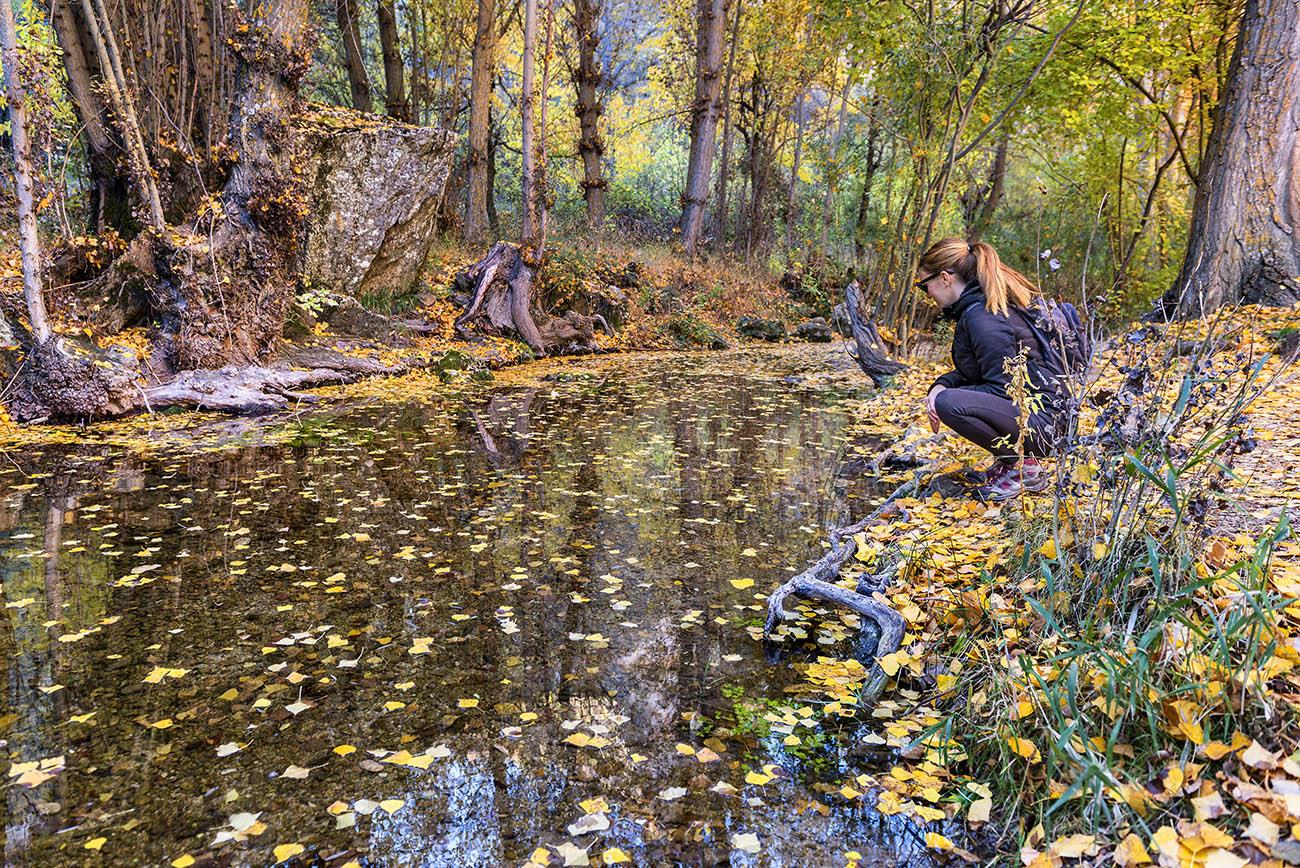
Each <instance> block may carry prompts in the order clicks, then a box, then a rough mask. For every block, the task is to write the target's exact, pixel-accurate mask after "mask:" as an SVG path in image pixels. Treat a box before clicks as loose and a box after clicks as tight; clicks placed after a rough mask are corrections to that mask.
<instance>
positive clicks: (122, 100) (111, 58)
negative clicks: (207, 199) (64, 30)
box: [81, 0, 167, 232]
mask: <svg viewBox="0 0 1300 868" xmlns="http://www.w3.org/2000/svg"><path fill="white" fill-rule="evenodd" d="M81 9H82V12H83V13H84V14H85V16H86V26H87V28H88V30H89V32H90V38H91V39H92V41H93V42H94V44H95V51H96V53H97V54H98V56H99V66H100V69H101V71H102V72H103V74H104V85H105V89H106V90H107V91H108V95H109V99H110V101H111V102H112V104H113V111H114V113H115V114H116V115H117V120H118V124H119V125H120V126H121V132H122V140H123V142H124V143H125V144H126V154H127V164H128V165H129V166H130V169H131V177H132V180H133V181H134V182H135V186H136V188H137V190H138V191H139V194H140V198H141V199H142V200H143V208H144V211H145V214H146V220H147V222H148V223H149V225H151V226H152V227H153V228H154V229H155V230H156V231H158V232H162V231H163V230H164V229H166V226H167V221H166V220H164V219H163V212H162V200H161V199H160V198H159V196H158V185H157V183H156V181H155V179H154V173H153V166H152V165H151V163H150V160H149V152H148V150H147V149H146V148H145V145H144V137H143V135H142V134H141V132H140V122H139V119H138V118H137V117H136V113H135V99H134V96H133V93H132V91H131V87H130V84H129V83H128V82H127V80H126V73H125V72H124V70H123V68H122V61H121V55H120V54H119V53H118V50H117V40H116V38H115V37H114V36H113V29H112V27H111V26H110V21H109V18H108V14H107V12H106V11H105V10H104V4H103V2H102V0H96V3H95V5H94V6H92V5H91V0H81Z"/></svg>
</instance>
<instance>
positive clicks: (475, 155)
mask: <svg viewBox="0 0 1300 868" xmlns="http://www.w3.org/2000/svg"><path fill="white" fill-rule="evenodd" d="M496 44H497V26H496V2H495V0H478V23H477V26H476V27H475V30H474V55H473V60H472V64H473V66H472V72H471V73H470V86H469V200H468V202H467V203H466V206H465V240H466V241H468V242H470V243H471V244H482V243H483V242H484V241H485V240H486V239H487V232H488V201H487V200H488V145H489V142H488V139H489V136H490V135H491V132H492V118H491V110H492V81H493V78H494V72H495V68H496V57H495V55H496Z"/></svg>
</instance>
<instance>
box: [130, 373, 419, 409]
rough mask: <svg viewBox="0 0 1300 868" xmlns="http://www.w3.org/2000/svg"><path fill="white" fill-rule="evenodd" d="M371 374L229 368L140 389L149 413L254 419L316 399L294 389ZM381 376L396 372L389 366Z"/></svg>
mask: <svg viewBox="0 0 1300 868" xmlns="http://www.w3.org/2000/svg"><path fill="white" fill-rule="evenodd" d="M371 373H379V372H378V371H374V370H340V369H339V368H333V367H328V368H312V369H310V370H304V371H295V370H289V369H286V368H266V367H261V366H258V365H248V366H243V367H236V366H229V367H225V368H219V369H217V370H197V371H185V372H183V373H181V374H179V375H178V376H177V377H176V378H175V379H173V380H171V381H169V382H167V383H163V384H161V385H158V386H151V387H150V388H148V389H145V390H144V392H143V394H142V398H143V400H144V401H145V403H146V407H147V408H148V409H150V410H158V409H161V408H163V407H190V408H193V409H196V410H222V411H226V412H233V413H241V414H247V415H257V414H260V413H270V412H273V411H275V410H283V409H284V408H286V407H288V406H289V403H290V402H291V401H292V402H296V403H313V402H315V401H317V400H319V398H317V397H316V396H315V395H306V394H302V393H301V392H299V391H298V390H300V389H310V388H313V387H315V386H333V385H339V384H342V383H351V382H354V381H356V380H358V379H360V378H361V377H364V376H367V375H368V374H371ZM383 373H398V369H396V368H389V369H387V370H385V371H383Z"/></svg>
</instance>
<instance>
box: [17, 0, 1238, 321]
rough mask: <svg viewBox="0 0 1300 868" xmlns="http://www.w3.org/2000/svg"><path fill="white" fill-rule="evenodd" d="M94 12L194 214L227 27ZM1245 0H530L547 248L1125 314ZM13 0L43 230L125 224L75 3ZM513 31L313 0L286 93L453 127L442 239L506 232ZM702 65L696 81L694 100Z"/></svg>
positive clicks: (112, 149)
mask: <svg viewBox="0 0 1300 868" xmlns="http://www.w3.org/2000/svg"><path fill="white" fill-rule="evenodd" d="M101 4H103V12H104V13H105V14H106V15H107V18H108V19H109V20H111V21H112V29H113V30H114V31H116V32H117V34H118V40H117V42H118V46H119V48H120V51H121V53H122V58H121V60H122V64H121V65H122V68H123V69H124V70H126V72H125V76H126V80H127V81H129V82H130V84H131V85H133V86H134V87H136V88H138V91H139V95H138V97H137V99H136V109H137V112H138V117H139V124H140V133H141V138H142V143H143V146H144V148H145V150H146V151H147V152H148V154H149V157H150V159H151V161H152V164H153V165H154V166H155V167H157V168H156V169H155V171H156V172H157V173H158V175H159V177H161V178H162V179H163V183H162V184H161V189H160V191H159V192H160V194H161V196H162V202H161V205H162V208H163V210H164V212H167V213H168V214H169V215H174V214H179V213H183V212H186V211H189V210H192V209H193V207H194V202H195V201H196V199H198V198H201V197H202V196H204V195H208V194H209V193H210V192H211V189H212V188H214V187H215V184H216V180H215V179H216V177H217V175H218V174H219V170H220V164H221V162H222V160H223V152H224V149H225V148H226V147H227V145H226V143H225V141H226V117H225V111H224V110H225V107H226V106H227V105H228V102H229V99H230V95H231V93H232V88H233V87H234V82H233V77H234V73H235V70H234V64H233V63H231V62H230V61H229V59H228V58H226V57H225V53H224V52H222V51H219V50H214V46H217V47H220V45H221V43H222V40H225V39H228V38H230V33H229V32H228V31H229V29H230V23H229V21H228V20H227V17H228V14H229V13H228V10H226V11H224V12H223V9H222V4H220V3H210V4H205V3H204V2H202V0H168V2H164V3H161V4H135V3H125V4H115V3H112V2H107V3H103V0H101ZM1241 7H1242V3H1241V2H1239V0H1176V2H1160V3H1155V2H1143V0H1136V2H1134V0H1104V2H1097V0H1091V2H1089V0H1081V2H1077V3H1076V2H1035V0H1013V2H1001V0H999V2H997V3H993V4H991V5H989V4H980V3H972V2H943V3H934V2H929V3H924V2H922V3H909V2H896V0H891V2H884V3H871V4H860V3H845V2H841V0H732V2H730V3H729V4H727V3H723V2H721V0H717V2H713V3H708V2H701V3H700V4H699V5H698V6H696V7H692V6H690V5H687V4H671V3H669V4H660V3H656V2H653V0H604V2H602V0H571V2H559V0H552V2H549V3H548V2H546V0H543V3H542V6H541V8H540V9H539V10H538V12H537V15H538V24H539V33H538V44H537V46H536V52H537V56H538V63H539V65H540V66H541V67H542V70H543V71H542V74H541V75H540V79H541V81H540V82H539V84H538V85H537V86H538V87H539V88H540V87H541V86H543V85H544V87H545V91H544V94H543V99H541V100H540V104H541V105H542V106H543V108H542V115H543V119H544V127H543V129H542V130H541V131H540V136H541V145H542V147H543V148H544V151H545V153H546V154H548V155H549V159H548V160H547V161H546V166H545V178H544V181H543V183H544V190H543V194H542V195H543V197H544V198H545V199H546V201H547V202H548V203H549V204H550V214H551V217H550V219H551V222H552V226H553V227H554V231H555V233H556V234H558V235H559V236H560V237H585V236H586V234H587V233H588V232H589V231H590V230H592V229H599V230H601V232H606V233H618V234H619V235H621V236H626V237H628V238H630V239H631V240H633V241H634V242H647V241H675V242H682V241H685V242H686V245H687V247H688V249H694V248H698V250H699V251H700V252H707V253H709V254H711V255H717V256H722V257H728V258H735V259H743V260H746V261H749V262H754V263H758V264H761V265H762V266H765V267H767V268H770V269H771V270H773V271H774V272H780V271H782V270H784V269H785V268H787V267H789V266H790V265H792V264H793V265H815V266H817V267H818V271H819V272H820V273H822V274H825V275H827V276H828V277H829V276H831V275H833V276H834V277H833V279H834V280H835V281H840V280H842V277H843V274H844V273H845V271H846V270H847V269H848V268H853V269H855V270H857V271H858V272H859V273H861V274H863V275H865V276H868V277H869V280H866V281H864V283H865V285H867V286H868V287H869V291H870V292H871V293H874V294H876V296H877V297H883V298H884V299H885V301H886V307H887V310H886V311H885V312H884V313H885V316H884V321H885V322H887V323H897V322H899V321H901V320H902V319H903V317H902V316H901V314H903V313H905V312H906V313H910V314H915V313H916V311H914V310H913V311H898V310H896V308H897V307H899V306H900V305H901V306H906V305H909V304H911V305H914V304H915V299H914V298H909V297H908V296H907V295H906V294H904V293H897V292H894V291H893V290H894V289H895V288H896V286H897V285H898V284H900V283H904V281H902V280H900V275H902V276H904V277H906V276H907V274H908V273H909V271H908V267H909V264H910V263H911V262H912V261H913V259H912V258H913V257H914V255H915V252H916V250H917V248H918V247H921V246H923V245H924V244H925V243H927V241H928V240H929V239H932V238H937V237H942V236H943V235H948V234H957V235H967V236H971V237H976V236H978V237H982V238H984V239H985V240H988V241H990V242H991V243H993V244H994V245H995V246H997V247H999V249H1001V250H1003V251H1004V255H1005V256H1006V257H1007V258H1008V259H1009V260H1010V261H1011V262H1012V263H1013V264H1015V265H1016V266H1018V267H1020V268H1022V269H1025V270H1027V271H1028V272H1030V273H1031V274H1032V275H1034V276H1036V277H1037V278H1038V279H1039V280H1041V281H1042V282H1043V283H1044V284H1045V285H1046V286H1047V287H1048V288H1049V289H1050V290H1053V291H1056V292H1060V293H1064V294H1065V295H1070V296H1077V295H1078V292H1079V290H1080V288H1081V287H1083V286H1084V284H1085V281H1086V283H1087V286H1088V287H1089V289H1090V291H1091V292H1092V293H1095V294H1097V295H1098V296H1099V297H1101V298H1104V299H1105V305H1106V306H1105V307H1104V308H1103V311H1104V312H1105V313H1107V314H1129V313H1133V312H1138V311H1142V310H1144V309H1145V308H1146V307H1148V306H1149V304H1150V302H1151V301H1152V300H1153V299H1154V298H1155V297H1156V296H1157V295H1159V294H1160V293H1161V292H1164V291H1165V290H1167V289H1168V288H1169V287H1170V285H1171V284H1172V283H1173V281H1174V280H1175V278H1176V277H1177V273H1178V268H1179V266H1180V264H1181V257H1182V253H1183V250H1184V246H1185V241H1186V232H1187V227H1188V225H1189V213H1190V209H1191V205H1192V199H1193V196H1194V193H1195V187H1196V181H1197V176H1198V169H1199V167H1200V164H1201V161H1202V158H1203V155H1204V153H1205V147H1206V141H1207V138H1208V136H1209V134H1210V130H1211V119H1212V113H1213V109H1214V106H1215V104H1216V101H1217V99H1218V97H1219V94H1220V93H1221V91H1222V89H1223V85H1224V79H1225V75H1226V72H1227V67H1228V61H1229V58H1230V56H1231V53H1232V48H1233V44H1234V35H1235V30H1236V27H1237V24H1238V22H1239V20H1240V18H1241V14H1242V8H1241ZM87 8H89V7H87ZM17 12H18V15H17V21H18V25H19V39H20V42H21V43H22V44H23V45H25V46H27V47H29V48H30V49H32V50H31V51H30V53H28V54H27V56H28V57H29V58H30V62H32V63H35V64H39V69H34V70H32V71H31V74H30V75H29V76H27V77H26V78H27V81H28V82H29V83H30V84H31V85H34V86H35V87H36V88H38V89H39V91H40V97H41V98H40V99H38V100H35V101H34V102H35V104H36V105H38V106H39V107H40V111H39V112H38V113H37V115H36V117H34V118H33V121H32V125H33V127H34V141H35V145H36V151H37V153H38V154H39V157H38V160H37V162H38V163H39V174H40V178H39V181H38V188H39V189H38V191H37V195H36V199H37V201H38V203H39V208H38V210H39V213H40V219H41V223H42V227H43V229H44V231H45V232H46V234H47V235H51V236H52V235H63V236H65V237H74V236H78V235H82V234H88V233H91V234H93V233H102V232H104V231H107V230H110V229H116V230H117V231H118V232H119V233H121V234H122V235H123V236H125V237H130V235H131V234H133V230H134V228H135V225H136V224H137V223H138V222H139V220H138V218H135V217H132V216H131V213H130V209H131V205H130V202H129V197H128V196H127V190H126V188H125V186H124V185H123V184H122V176H123V175H124V174H125V173H123V172H122V171H121V167H120V165H118V164H120V163H121V162H122V155H121V153H120V150H119V148H118V146H117V145H118V143H117V142H116V141H115V139H116V133H114V131H113V130H112V129H106V128H105V125H102V124H94V123H83V122H82V121H80V120H79V119H78V118H79V114H78V112H77V111H76V110H75V102H76V100H77V99H78V93H80V94H81V96H80V99H82V100H83V101H91V100H95V99H106V97H105V96H103V95H101V94H102V88H101V86H100V85H99V84H98V83H97V81H95V80H94V78H93V77H92V76H91V70H92V69H93V68H94V67H95V66H96V58H95V57H94V56H87V57H84V58H82V60H83V63H82V64H80V66H79V65H78V64H76V63H65V59H64V57H63V56H62V52H61V51H60V48H59V46H60V44H65V43H66V40H64V41H62V42H61V41H60V40H59V39H58V38H57V35H56V31H58V30H59V29H60V28H62V29H64V30H67V31H75V30H77V29H81V30H82V31H83V33H84V30H85V27H86V16H85V14H84V12H83V10H82V9H81V8H79V7H78V5H77V4H75V3H73V4H68V3H56V4H54V8H53V9H51V8H50V7H49V6H48V5H46V4H43V3H38V2H34V0H24V2H22V3H21V4H19V6H18V7H17ZM524 19H525V8H524V6H523V5H521V4H510V3H502V2H501V0H480V2H479V3H477V4H475V3H473V2H466V0H442V2H430V0H379V2H367V0H336V2H330V3H322V2H313V3H311V8H310V20H311V23H312V26H313V28H314V30H315V35H316V39H315V47H314V57H313V58H312V63H311V64H310V67H309V69H308V70H307V73H306V77H305V80H304V82H303V93H304V94H305V95H306V96H307V97H308V98H310V99H311V100H313V101H316V102H320V103H325V104H330V105H337V106H350V107H354V108H357V109H360V110H363V111H373V112H378V113H387V114H388V115H390V116H392V117H393V118H396V119H399V120H403V121H409V122H411V123H415V124H420V125H428V126H437V127H445V128H447V129H451V130H454V131H455V132H456V133H457V134H458V136H459V144H458V147H457V151H456V155H455V161H454V164H453V167H452V171H451V174H450V178H449V182H448V188H447V194H446V201H445V205H444V207H443V216H442V229H443V231H444V232H445V233H446V234H448V235H449V236H454V237H461V236H462V235H463V236H464V237H465V238H466V239H467V240H469V241H471V242H483V241H485V240H488V238H489V237H500V236H510V235H513V234H515V232H517V227H518V225H519V221H520V209H521V203H522V201H523V199H522V196H521V180H522V169H521V135H522V131H521V122H520V115H521V113H520V93H521V78H522V57H523V52H524V39H523V36H524V24H525V21H524ZM697 47H698V48H699V49H700V52H701V54H700V55H699V57H702V59H703V63H702V64H701V63H700V62H699V58H698V57H697ZM710 48H711V49H712V51H713V53H712V55H711V56H710V55H709V54H708V50H709V49H710ZM697 67H699V68H702V69H704V71H705V72H706V73H707V75H708V76H712V79H713V80H712V81H711V83H710V82H709V81H706V82H705V90H704V92H703V97H702V98H701V96H700V94H699V93H698V88H699V83H698V82H697V78H696V75H695V71H696V69H697ZM82 75H84V76H85V78H84V80H82V81H78V78H79V77H80V76H82ZM710 86H712V87H714V88H716V89H717V90H718V91H719V93H718V99H717V103H716V108H714V104H712V103H709V100H708V87H710ZM710 112H715V113H716V116H717V117H716V118H715V122H716V132H715V142H714V143H713V147H712V148H710V150H711V151H712V152H714V153H711V154H710V156H711V158H712V164H713V165H712V166H711V167H710V166H707V165H706V166H704V167H703V172H704V177H703V179H702V180H701V181H700V182H697V183H702V184H703V189H704V191H705V193H704V195H703V196H699V195H696V196H695V197H694V198H695V199H702V200H703V201H701V202H700V203H699V210H700V211H701V215H700V219H699V221H698V223H697V224H696V228H695V229H694V231H693V233H692V234H694V235H695V237H692V238H682V236H681V234H680V229H679V226H680V225H681V217H682V210H683V203H684V202H686V203H688V204H689V203H690V198H689V197H685V194H684V190H685V189H686V185H687V176H688V164H689V162H690V151H691V142H692V129H693V128H694V127H697V126H699V125H700V123H701V122H702V121H703V117H702V116H703V115H707V114H709V113H710ZM167 167H170V168H167ZM710 169H712V171H710ZM159 170H161V171H159ZM696 173H697V174H699V171H698V170H697V172H696ZM6 195H11V191H6ZM5 212H6V213H13V212H12V209H11V208H6V209H5Z"/></svg>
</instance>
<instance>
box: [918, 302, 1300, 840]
mask: <svg viewBox="0 0 1300 868" xmlns="http://www.w3.org/2000/svg"><path fill="white" fill-rule="evenodd" d="M1239 338H1240V331H1239V329H1235V328H1233V327H1232V325H1231V323H1230V322H1229V321H1228V320H1227V319H1219V320H1215V321H1211V322H1205V323H1192V324H1185V325H1178V326H1171V327H1169V328H1168V329H1162V328H1160V327H1157V326H1144V327H1142V328H1140V329H1138V330H1136V331H1134V332H1131V333H1129V334H1127V335H1125V336H1122V337H1119V338H1117V339H1115V340H1114V341H1112V342H1111V346H1110V348H1109V349H1108V351H1107V352H1106V354H1105V362H1104V363H1103V362H1101V361H1100V360H1098V361H1096V362H1095V364H1094V367H1095V368H1096V370H1094V371H1093V372H1092V376H1091V377H1090V380H1089V384H1088V385H1087V386H1085V387H1083V388H1082V390H1081V391H1082V394H1081V395H1079V396H1078V398H1077V403H1078V405H1079V408H1080V412H1079V414H1078V420H1077V423H1076V424H1075V426H1074V430H1072V431H1071V432H1070V440H1069V446H1068V448H1066V449H1065V450H1063V453H1062V455H1061V456H1060V458H1059V460H1058V462H1057V467H1056V485H1055V488H1054V493H1053V495H1052V496H1051V497H1046V498H1038V499H1025V500H1023V502H1022V503H1021V504H1020V505H1019V506H1018V507H1017V508H1015V509H1013V510H1005V511H1004V512H1012V513H1013V515H1012V516H1011V519H1010V521H1009V524H1008V532H1009V533H1011V534H1012V535H1013V538H1014V546H1013V549H1012V551H1013V557H1012V559H1011V562H1010V563H1009V564H1006V565H1005V567H1006V572H1007V576H1006V577H1005V578H999V579H998V582H999V584H1000V585H1001V586H1002V587H1003V588H1004V589H1007V590H1005V591H1004V594H1005V595H1007V596H1012V595H1014V594H1015V593H1016V592H1017V591H1018V593H1019V595H1020V597H1019V599H1018V600H1017V601H1015V603H1014V605H1013V607H1012V608H1013V611H1014V615H1011V616H1007V615H1005V613H1004V615H1003V616H1002V617H985V618H968V619H967V620H966V623H965V625H964V626H963V628H962V629H961V631H960V632H959V633H958V634H957V635H955V637H953V639H952V640H951V643H950V645H949V647H948V648H947V649H946V652H945V653H941V655H940V656H941V657H943V656H946V657H948V658H949V660H950V662H951V661H956V662H957V663H958V666H957V668H959V669H960V672H961V678H960V681H959V683H958V685H957V686H956V688H955V689H954V691H953V692H952V693H951V694H949V701H948V702H947V703H946V705H945V710H946V716H945V717H944V719H943V720H942V721H941V722H940V723H939V724H938V725H936V726H935V727H932V728H931V730H930V731H929V732H927V733H926V734H925V736H924V740H928V742H929V743H930V744H931V745H934V746H938V747H941V748H942V749H945V750H947V751H956V752H960V754H962V756H961V757H960V759H961V762H960V765H961V766H962V767H963V768H965V769H966V770H968V771H969V773H970V775H971V777H972V778H974V779H977V780H980V781H982V782H986V783H987V784H988V785H989V786H990V787H991V788H992V790H993V792H994V796H993V801H994V804H997V805H1000V806H1002V810H1001V818H1000V821H1001V827H1000V829H999V830H998V831H999V833H1000V835H1001V837H1002V839H1003V840H1002V844H1003V845H1004V846H1005V844H1006V843H1008V839H1016V838H1018V839H1019V840H1020V841H1021V842H1023V841H1024V840H1025V837H1026V836H1027V835H1030V830H1031V829H1032V830H1034V832H1033V835H1031V836H1030V837H1033V838H1037V837H1038V836H1040V835H1047V836H1053V835H1059V834H1065V833H1071V832H1089V833H1095V834H1099V835H1104V834H1106V833H1111V834H1120V833H1127V832H1130V831H1131V832H1139V833H1140V834H1141V837H1142V838H1144V839H1146V838H1148V837H1149V836H1150V835H1151V834H1152V832H1153V830H1154V829H1155V828H1156V826H1158V825H1159V823H1158V822H1157V820H1160V819H1161V818H1167V817H1168V816H1170V815H1172V814H1177V815H1179V816H1187V817H1190V816H1192V814H1193V813H1194V810H1193V809H1192V808H1191V807H1190V806H1188V805H1187V804H1185V801H1186V800H1189V799H1190V798H1192V797H1195V796H1196V795H1197V794H1198V792H1199V790H1198V789H1197V788H1196V787H1194V786H1189V784H1191V783H1193V782H1194V778H1195V776H1196V775H1197V774H1198V773H1199V771H1200V769H1201V768H1202V767H1203V766H1204V765H1205V764H1206V763H1207V762H1209V761H1213V760H1216V759H1219V758H1221V757H1223V756H1225V755H1226V754H1227V753H1228V752H1229V751H1230V750H1239V749H1241V747H1242V745H1243V744H1244V743H1248V742H1244V741H1243V739H1258V740H1259V741H1260V742H1261V743H1265V744H1267V745H1269V746H1270V747H1272V748H1284V749H1285V751H1284V752H1285V753H1290V752H1291V750H1292V749H1294V748H1295V745H1294V744H1291V743H1290V742H1289V741H1288V738H1289V737H1288V736H1286V735H1283V733H1284V732H1287V731H1288V729H1287V727H1286V726H1285V724H1290V723H1292V722H1294V720H1295V716H1296V715H1295V708H1294V706H1293V705H1292V704H1291V702H1289V701H1287V700H1286V699H1285V698H1283V697H1282V694H1284V693H1290V692H1291V690H1290V688H1287V689H1285V690H1283V689H1281V688H1280V685H1278V686H1279V689H1278V690H1277V691H1274V690H1273V689H1272V688H1273V686H1274V679H1275V678H1277V676H1279V675H1280V674H1282V673H1284V672H1286V671H1287V670H1289V669H1290V668H1291V666H1292V664H1294V663H1296V662H1300V655H1297V653H1296V650H1295V649H1294V648H1292V646H1291V644H1290V642H1289V641H1288V640H1289V634H1288V631H1289V630H1290V629H1292V628H1295V627H1296V626H1297V625H1296V618H1297V612H1298V611H1300V607H1297V608H1296V609H1291V610H1288V607H1291V606H1295V604H1296V600H1295V599H1294V598H1293V597H1289V596H1287V595H1286V594H1284V593H1282V592H1281V591H1280V590H1279V589H1278V588H1277V587H1275V586H1274V585H1273V584H1272V583H1271V582H1270V560H1271V558H1272V556H1273V553H1274V550H1275V549H1276V547H1277V546H1278V545H1279V543H1280V542H1281V541H1282V540H1284V539H1285V538H1286V537H1287V536H1288V535H1289V533H1290V527H1289V525H1288V523H1287V519H1286V513H1285V510H1283V511H1282V514H1281V516H1280V517H1279V518H1278V519H1277V520H1276V521H1274V522H1271V523H1269V524H1268V526H1266V527H1264V528H1262V529H1261V528H1259V527H1256V528H1255V529H1254V530H1253V531H1252V532H1251V534H1249V535H1248V534H1245V533H1242V532H1241V529H1240V517H1242V516H1248V515H1249V509H1248V506H1249V505H1248V504H1243V503H1239V502H1236V501H1235V500H1234V495H1232V494H1231V493H1230V489H1231V488H1232V485H1231V483H1232V482H1233V464H1234V461H1235V460H1236V459H1237V457H1238V456H1239V455H1241V454H1243V453H1244V452H1246V451H1248V450H1250V449H1252V448H1254V443H1253V435H1252V432H1251V430H1250V426H1249V417H1248V410H1249V408H1250V406H1251V404H1252V402H1253V401H1255V400H1256V399H1257V398H1258V397H1259V396H1260V395H1261V394H1263V393H1264V392H1265V391H1266V390H1267V389H1268V388H1269V387H1270V385H1271V384H1272V379H1271V378H1270V377H1268V376H1266V375H1265V373H1264V361H1265V360H1264V359H1262V358H1255V357H1254V356H1253V355H1252V353H1251V350H1250V349H1249V348H1248V347H1243V346H1242V345H1241V344H1240V341H1239ZM986 578H988V579H989V580H990V581H991V580H992V577H991V576H986ZM1012 589H1016V590H1012ZM1184 807H1185V808H1187V810H1186V811H1183V810H1182V808H1184ZM1197 816H1198V817H1199V816H1200V814H1199V813H1197ZM1038 826H1041V832H1040V831H1039V830H1038V829H1035V827H1038ZM1031 843H1032V842H1031Z"/></svg>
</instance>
